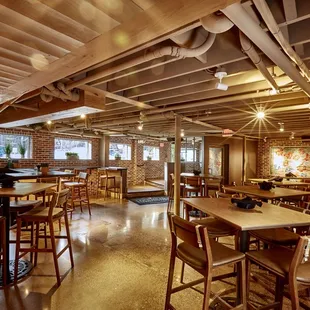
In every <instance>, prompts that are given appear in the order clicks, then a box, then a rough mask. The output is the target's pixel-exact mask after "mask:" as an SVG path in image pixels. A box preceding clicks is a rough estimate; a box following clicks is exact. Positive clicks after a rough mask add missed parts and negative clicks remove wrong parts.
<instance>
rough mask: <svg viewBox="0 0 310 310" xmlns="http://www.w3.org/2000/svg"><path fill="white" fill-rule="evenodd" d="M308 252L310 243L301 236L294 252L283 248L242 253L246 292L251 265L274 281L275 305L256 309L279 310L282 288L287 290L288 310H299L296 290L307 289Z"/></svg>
mask: <svg viewBox="0 0 310 310" xmlns="http://www.w3.org/2000/svg"><path fill="white" fill-rule="evenodd" d="M309 248H310V239H309V237H305V236H303V237H300V238H299V240H298V243H297V246H296V248H295V251H292V250H291V249H288V248H285V247H274V248H271V249H265V250H260V251H250V252H247V253H246V259H247V287H248V290H247V291H248V292H249V290H250V287H249V285H250V276H251V271H252V270H251V265H252V264H255V265H258V266H259V267H260V268H263V269H265V270H267V271H268V272H270V273H272V274H273V275H275V277H276V289H275V302H274V303H273V304H269V305H267V306H264V307H260V308H259V309H271V308H272V309H282V305H283V296H284V285H285V284H288V286H289V292H290V299H291V303H292V305H291V309H292V310H299V309H301V308H300V302H299V297H298V290H299V289H300V286H301V287H302V288H305V287H308V288H309V287H310V261H309ZM286 297H289V296H287V295H286ZM251 308H253V306H252V307H251Z"/></svg>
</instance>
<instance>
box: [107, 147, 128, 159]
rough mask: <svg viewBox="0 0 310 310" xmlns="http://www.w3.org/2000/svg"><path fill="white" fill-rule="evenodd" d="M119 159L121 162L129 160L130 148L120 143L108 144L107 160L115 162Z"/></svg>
mask: <svg viewBox="0 0 310 310" xmlns="http://www.w3.org/2000/svg"><path fill="white" fill-rule="evenodd" d="M118 157H120V159H121V160H131V146H130V145H129V144H122V143H110V148H109V159H110V160H115V159H117V158H118Z"/></svg>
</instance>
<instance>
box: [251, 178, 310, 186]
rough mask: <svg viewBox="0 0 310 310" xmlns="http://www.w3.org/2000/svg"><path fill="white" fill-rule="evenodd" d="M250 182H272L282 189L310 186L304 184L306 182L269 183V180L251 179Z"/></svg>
mask: <svg viewBox="0 0 310 310" xmlns="http://www.w3.org/2000/svg"><path fill="white" fill-rule="evenodd" d="M249 181H251V182H253V183H263V182H272V183H273V184H274V185H276V186H282V187H289V186H309V185H310V183H307V182H304V181H299V180H296V181H289V180H282V181H281V182H280V181H275V180H273V181H269V179H249Z"/></svg>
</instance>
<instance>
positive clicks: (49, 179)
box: [37, 177, 60, 191]
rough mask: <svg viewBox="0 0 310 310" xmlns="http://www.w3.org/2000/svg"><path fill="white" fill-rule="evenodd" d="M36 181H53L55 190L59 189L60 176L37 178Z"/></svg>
mask: <svg viewBox="0 0 310 310" xmlns="http://www.w3.org/2000/svg"><path fill="white" fill-rule="evenodd" d="M37 183H55V184H56V185H55V187H56V190H57V191H58V190H59V186H60V177H54V178H38V179H37Z"/></svg>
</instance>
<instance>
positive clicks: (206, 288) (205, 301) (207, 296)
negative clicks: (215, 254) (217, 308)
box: [202, 274, 212, 310]
mask: <svg viewBox="0 0 310 310" xmlns="http://www.w3.org/2000/svg"><path fill="white" fill-rule="evenodd" d="M211 282H212V275H211V274H208V275H207V276H206V277H205V281H204V294H203V306H202V310H209V304H210V295H211Z"/></svg>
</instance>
